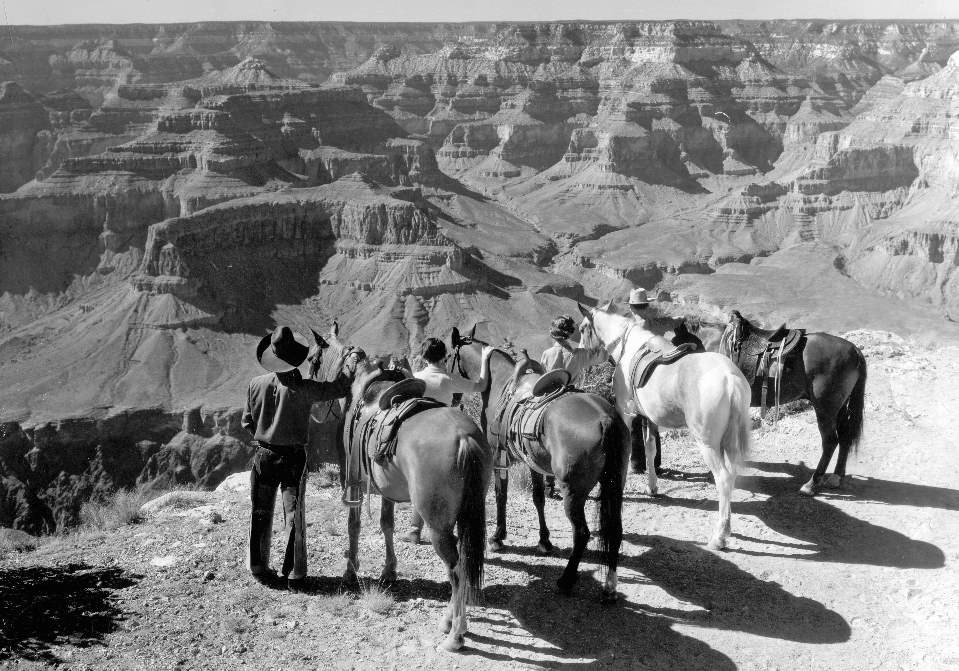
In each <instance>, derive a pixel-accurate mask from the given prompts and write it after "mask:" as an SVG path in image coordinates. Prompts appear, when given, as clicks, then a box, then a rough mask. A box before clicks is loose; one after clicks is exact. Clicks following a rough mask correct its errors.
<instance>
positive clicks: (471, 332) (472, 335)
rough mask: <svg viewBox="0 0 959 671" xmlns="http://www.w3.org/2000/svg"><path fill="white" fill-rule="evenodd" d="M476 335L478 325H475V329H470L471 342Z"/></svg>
mask: <svg viewBox="0 0 959 671" xmlns="http://www.w3.org/2000/svg"><path fill="white" fill-rule="evenodd" d="M475 335H476V324H473V328H471V329H470V335H469V337H470V340H472V339H473V337H474V336H475Z"/></svg>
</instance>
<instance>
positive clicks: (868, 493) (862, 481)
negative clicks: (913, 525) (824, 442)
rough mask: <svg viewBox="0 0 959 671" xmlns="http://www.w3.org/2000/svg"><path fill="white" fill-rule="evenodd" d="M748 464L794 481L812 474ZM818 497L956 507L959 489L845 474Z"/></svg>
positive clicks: (795, 467)
mask: <svg viewBox="0 0 959 671" xmlns="http://www.w3.org/2000/svg"><path fill="white" fill-rule="evenodd" d="M747 465H748V466H750V467H752V468H755V469H756V470H760V471H764V472H767V473H785V474H788V475H791V476H794V477H795V478H796V480H797V481H799V480H806V479H808V478H809V475H810V473H811V471H810V469H808V468H806V467H805V466H801V465H798V464H787V463H773V462H764V461H751V462H748V464H747ZM746 477H748V476H746ZM820 496H821V497H824V498H826V499H829V498H833V497H836V496H853V497H855V498H856V500H857V501H865V502H871V503H884V504H887V505H895V506H913V507H915V508H939V509H942V510H959V489H949V488H947V487H931V486H929V485H915V484H912V483H909V482H896V481H895V480H883V479H882V478H872V477H868V476H848V477H847V478H846V480H845V482H844V483H843V489H842V490H834V491H830V490H824V491H823V492H822V493H821V494H820Z"/></svg>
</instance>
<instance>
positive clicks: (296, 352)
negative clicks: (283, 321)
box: [256, 326, 310, 373]
mask: <svg viewBox="0 0 959 671" xmlns="http://www.w3.org/2000/svg"><path fill="white" fill-rule="evenodd" d="M309 353H310V341H309V340H307V338H306V336H303V335H301V334H299V333H297V332H296V331H294V330H293V329H291V328H290V327H289V326H278V327H276V329H275V330H274V331H273V333H268V334H267V335H265V336H263V338H261V339H260V343H259V344H258V345H257V346H256V360H257V361H259V362H260V365H261V366H263V367H264V368H265V369H266V370H268V371H270V372H271V373H286V372H288V371H291V370H293V369H294V368H299V367H300V365H301V364H302V363H303V362H304V361H306V357H307V355H308V354H309Z"/></svg>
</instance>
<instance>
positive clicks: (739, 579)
mask: <svg viewBox="0 0 959 671" xmlns="http://www.w3.org/2000/svg"><path fill="white" fill-rule="evenodd" d="M625 539H626V540H628V541H629V542H631V543H636V544H640V545H645V546H647V547H648V548H649V549H648V550H647V551H646V552H644V553H643V554H642V555H640V556H637V557H632V556H624V557H623V558H622V560H621V561H620V564H621V565H622V566H623V568H629V569H633V570H634V571H636V572H637V573H638V574H641V575H642V576H645V578H646V579H647V580H648V581H649V582H651V583H652V584H654V585H656V586H658V587H660V588H662V589H663V590H664V591H666V592H667V593H668V594H669V595H671V596H672V597H674V598H676V599H677V600H679V601H682V602H686V603H691V604H695V605H696V606H699V609H695V610H690V609H688V608H687V609H679V608H672V607H664V608H653V607H647V608H645V609H644V610H645V611H646V612H650V613H657V614H659V615H662V616H664V617H669V618H673V619H675V620H678V621H682V622H684V623H688V624H692V625H695V626H700V627H709V628H715V629H723V630H732V631H741V632H744V633H749V634H755V635H757V636H764V637H766V638H776V639H780V640H786V641H796V642H800V643H814V644H826V643H842V642H844V641H847V640H849V637H850V635H851V631H852V630H851V628H850V626H849V624H848V623H847V622H846V621H845V619H843V617H842V616H841V615H840V614H839V613H837V612H835V611H833V610H830V609H828V608H826V606H824V605H823V604H821V603H819V602H818V601H815V600H813V599H809V598H806V597H799V596H795V595H793V594H790V593H789V592H787V591H786V590H784V589H783V588H782V586H780V585H779V584H778V583H776V582H775V581H771V580H761V579H759V578H757V577H756V576H754V575H752V574H751V573H748V572H747V571H744V570H743V569H741V568H739V567H738V566H736V565H735V564H734V563H732V562H730V561H728V560H726V559H723V558H722V557H721V556H719V555H718V554H716V553H713V552H710V551H708V550H705V549H703V548H701V547H699V546H698V545H696V544H695V543H691V542H689V541H679V540H675V539H671V538H667V537H665V536H654V535H650V536H647V535H640V534H626V535H625ZM631 581H635V579H633V578H629V577H626V576H623V575H622V574H621V575H620V582H621V583H627V584H628V583H629V582H631Z"/></svg>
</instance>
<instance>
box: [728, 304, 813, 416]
mask: <svg viewBox="0 0 959 671" xmlns="http://www.w3.org/2000/svg"><path fill="white" fill-rule="evenodd" d="M805 338H806V330H805V329H787V328H786V325H785V324H782V325H781V326H780V327H779V328H776V329H761V328H759V327H758V326H756V325H755V324H753V323H751V322H750V321H749V320H748V319H746V318H745V317H743V316H742V314H740V312H739V311H738V310H733V311H732V313H730V315H729V324H728V325H727V326H726V330H725V331H724V332H723V336H722V340H721V341H720V352H721V353H723V354H725V355H726V356H728V357H729V358H730V359H732V360H733V363H735V364H736V366H737V367H738V368H739V370H741V371H742V373H743V375H744V376H745V377H746V381H747V382H749V385H750V386H751V387H752V388H754V389H755V388H756V387H757V385H758V386H759V388H760V416H762V417H765V416H766V394H767V392H768V389H769V382H770V380H772V381H773V383H774V385H775V389H776V407H777V414H778V407H779V389H780V382H781V378H782V369H783V362H784V361H786V360H787V359H789V358H792V357H793V356H799V355H801V354H802V345H804V344H805Z"/></svg>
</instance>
